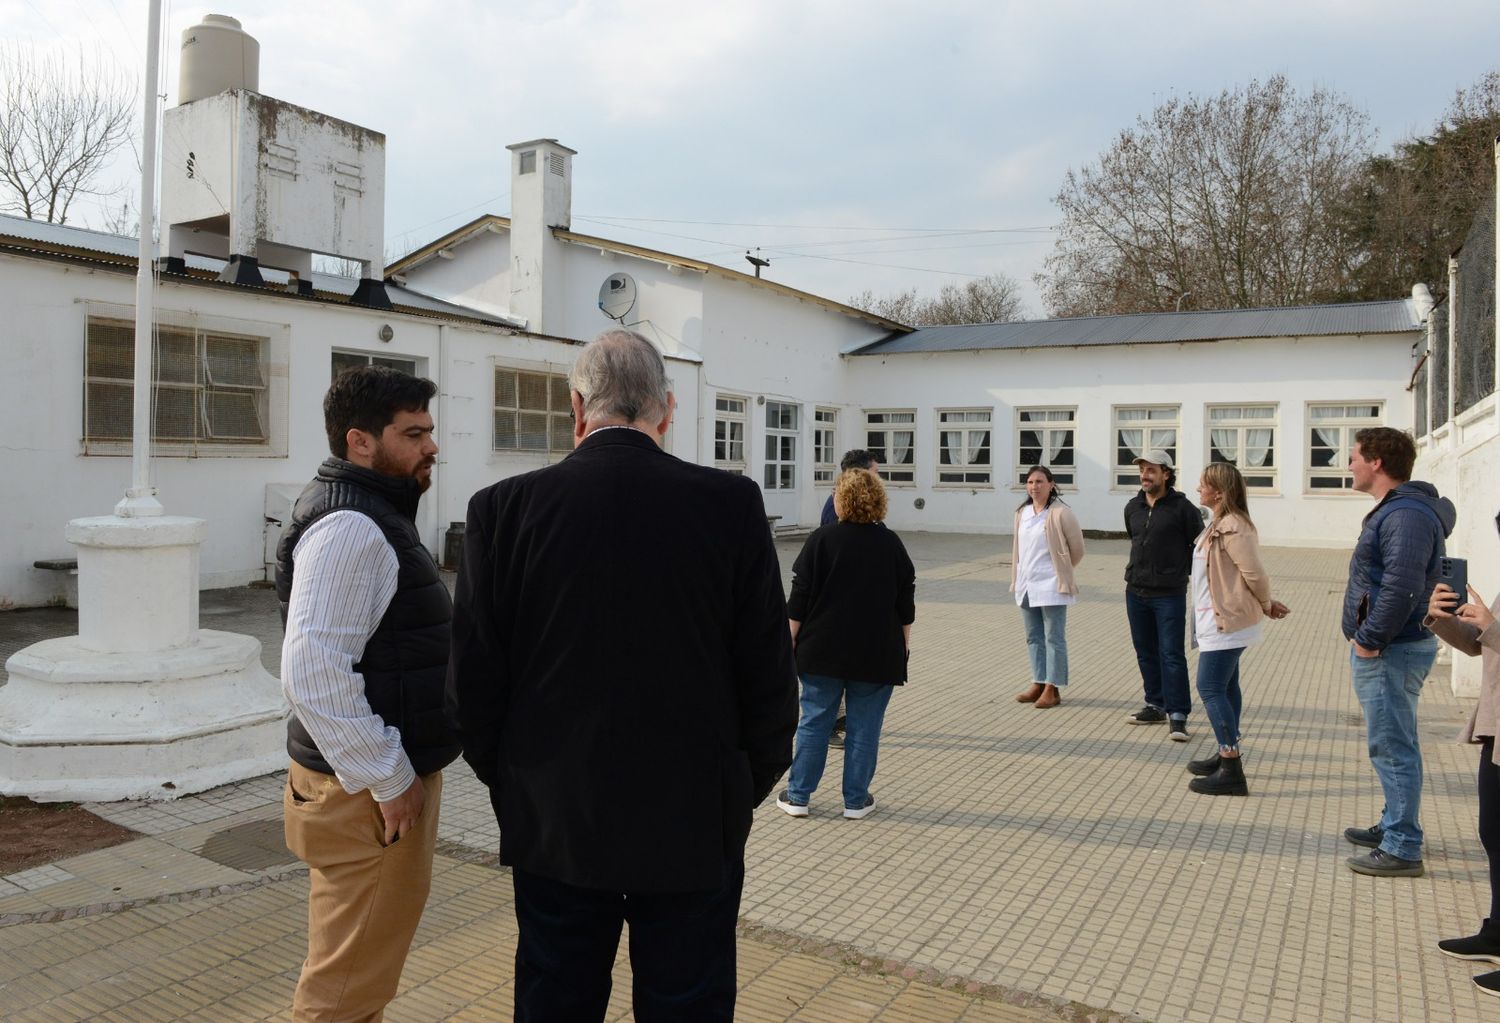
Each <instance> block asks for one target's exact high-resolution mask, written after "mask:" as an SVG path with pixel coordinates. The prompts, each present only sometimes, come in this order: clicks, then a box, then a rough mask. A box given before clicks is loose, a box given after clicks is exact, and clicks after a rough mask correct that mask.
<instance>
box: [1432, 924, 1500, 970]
mask: <svg viewBox="0 0 1500 1023" xmlns="http://www.w3.org/2000/svg"><path fill="white" fill-rule="evenodd" d="M1489 923H1490V922H1489V921H1488V920H1486V921H1485V922H1484V924H1483V926H1481V927H1480V928H1479V933H1478V934H1476V935H1474V936H1473V937H1471V938H1445V939H1443V940H1442V941H1440V942H1438V951H1439V952H1441V953H1443V955H1445V956H1452V957H1453V958H1454V959H1472V960H1475V961H1476V962H1486V963H1500V933H1496V932H1495V931H1491V930H1489Z"/></svg>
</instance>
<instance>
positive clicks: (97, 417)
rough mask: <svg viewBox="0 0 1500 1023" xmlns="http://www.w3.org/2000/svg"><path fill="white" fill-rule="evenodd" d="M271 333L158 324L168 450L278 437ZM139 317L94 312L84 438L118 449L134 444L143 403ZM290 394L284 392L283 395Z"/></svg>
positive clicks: (157, 397) (157, 374) (155, 429)
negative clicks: (138, 404) (139, 398)
mask: <svg viewBox="0 0 1500 1023" xmlns="http://www.w3.org/2000/svg"><path fill="white" fill-rule="evenodd" d="M270 361H271V339H270V338H269V337H258V336H255V335H249V334H240V333H231V332H228V331H220V330H212V329H207V328H206V327H204V326H201V325H198V326H190V325H172V324H165V323H158V325H157V327H156V337H155V343H154V344H153V345H152V353H151V440H152V442H153V443H155V444H158V445H164V446H166V450H164V451H163V452H162V453H163V454H182V453H189V454H192V453H197V450H198V449H199V448H202V447H203V446H205V445H210V446H214V447H220V446H222V447H220V450H221V451H222V452H223V453H226V454H227V453H232V449H235V448H253V447H264V446H266V445H269V444H271V441H272V437H271V408H270V404H271V401H270V388H269V387H268V381H269V379H270V372H269V368H270ZM134 380H135V324H134V322H133V321H130V320H126V319H116V318H113V317H105V316H90V317H89V318H88V327H87V339H86V344H85V354H84V402H83V440H84V446H85V448H89V447H90V446H91V445H96V446H98V447H99V448H100V449H102V450H101V453H106V454H107V453H111V451H112V445H114V444H118V443H121V442H125V443H128V442H129V441H130V439H131V436H132V434H133V428H134V414H135V413H134V410H135V392H134ZM282 400H283V401H284V396H283V399H282Z"/></svg>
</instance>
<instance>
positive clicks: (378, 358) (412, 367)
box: [332, 352, 417, 377]
mask: <svg viewBox="0 0 1500 1023" xmlns="http://www.w3.org/2000/svg"><path fill="white" fill-rule="evenodd" d="M361 366H384V367H386V368H387V369H398V370H400V371H401V372H403V373H405V374H406V375H407V376H416V375H417V360H416V359H400V358H392V357H390V356H387V355H375V354H373V353H371V352H334V353H333V367H332V368H333V374H332V375H333V376H335V377H336V376H338V375H339V374H340V373H342V372H344V371H345V370H348V369H358V368H359V367H361Z"/></svg>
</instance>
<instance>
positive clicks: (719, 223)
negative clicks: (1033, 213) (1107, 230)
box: [574, 213, 1057, 234]
mask: <svg viewBox="0 0 1500 1023" xmlns="http://www.w3.org/2000/svg"><path fill="white" fill-rule="evenodd" d="M574 215H575V216H576V217H578V219H579V220H593V221H605V220H625V221H631V222H635V223H642V224H696V225H698V226H701V227H768V228H777V229H782V230H796V231H936V232H939V233H943V234H1015V233H1020V232H1026V231H1056V230H1057V226H1056V225H1055V224H1047V225H1043V226H1041V227H852V226H850V225H847V224H748V223H738V222H736V221H730V220H672V219H669V218H666V217H616V216H610V215H607V214H598V215H593V216H585V215H583V214H581V213H579V214H574Z"/></svg>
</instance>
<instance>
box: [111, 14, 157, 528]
mask: <svg viewBox="0 0 1500 1023" xmlns="http://www.w3.org/2000/svg"><path fill="white" fill-rule="evenodd" d="M148 21H149V28H148V30H147V37H146V87H145V89H144V90H143V91H144V93H145V131H144V137H143V139H142V144H141V227H140V233H141V238H140V247H139V250H138V253H137V257H136V262H137V265H136V276H135V409H134V411H135V418H134V422H133V425H132V430H131V445H130V456H131V457H130V462H131V485H130V488H129V489H128V490H126V491H125V497H124V498H123V499H122V500H121V501H120V503H119V504H117V505H115V514H116V515H120V516H123V517H126V518H140V517H145V516H151V515H160V514H162V511H163V509H162V506H161V502H160V501H158V500H157V499H156V488H155V487H153V486H152V485H151V354H152V347H153V345H152V340H153V338H154V335H155V332H154V330H153V323H154V320H155V315H154V313H155V310H154V308H153V297H154V285H155V281H154V279H153V278H154V272H155V256H156V242H155V238H156V160H157V155H158V154H157V150H158V140H157V126H156V102H157V95H156V91H157V89H158V88H159V87H160V76H159V73H158V72H159V67H160V63H161V0H151V4H150V15H149V18H148Z"/></svg>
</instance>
